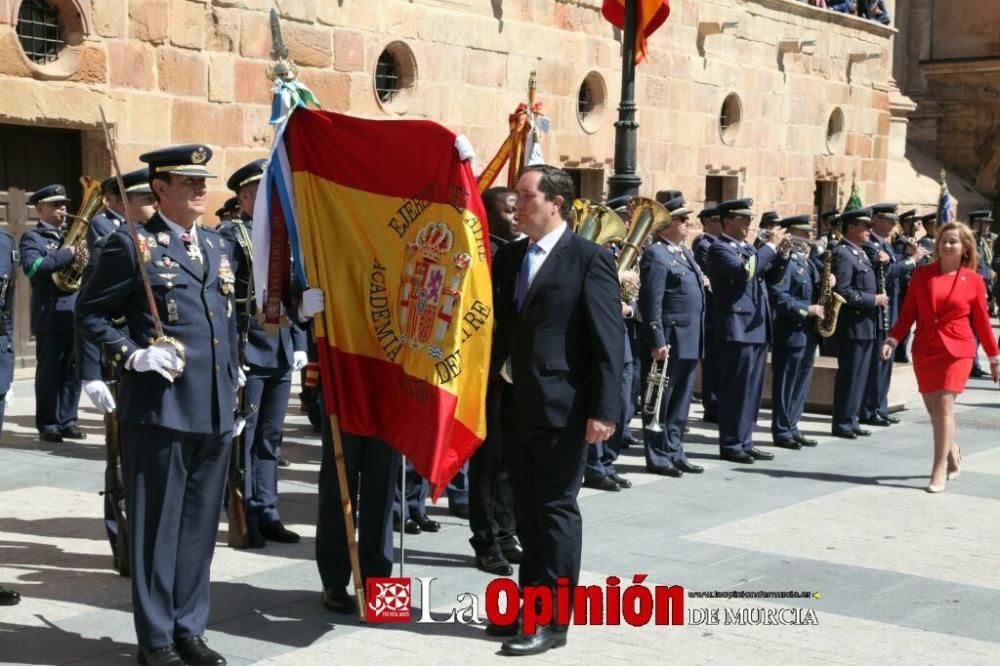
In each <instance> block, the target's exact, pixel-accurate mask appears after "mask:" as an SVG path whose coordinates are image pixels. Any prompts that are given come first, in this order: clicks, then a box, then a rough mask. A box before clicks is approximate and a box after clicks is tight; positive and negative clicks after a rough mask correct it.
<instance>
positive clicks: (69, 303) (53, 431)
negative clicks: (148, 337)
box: [20, 185, 87, 442]
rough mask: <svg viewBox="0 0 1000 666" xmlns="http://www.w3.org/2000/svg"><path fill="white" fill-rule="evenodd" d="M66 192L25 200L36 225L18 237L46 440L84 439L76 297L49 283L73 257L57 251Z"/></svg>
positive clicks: (38, 413) (39, 423)
mask: <svg viewBox="0 0 1000 666" xmlns="http://www.w3.org/2000/svg"><path fill="white" fill-rule="evenodd" d="M68 201H69V199H67V198H66V188H65V187H63V186H62V185H49V186H47V187H43V188H42V189H40V190H38V191H37V192H35V193H34V194H32V195H31V197H29V198H28V203H29V204H31V205H33V206H34V207H35V211H36V212H37V213H38V226H37V227H35V228H34V229H32V230H31V231H28V232H27V233H25V234H24V236H22V237H21V243H20V254H21V269H22V270H23V271H24V273H25V275H27V276H28V279H29V280H31V332H32V334H33V335H34V336H35V354H36V356H37V358H38V365H37V367H36V368H35V427H36V428H37V429H38V432H39V437H40V439H42V440H43V441H46V442H61V441H62V440H63V438H67V439H86V437H87V436H86V434H84V433H83V432H82V431H81V430H80V429H79V428H78V427H77V425H76V421H77V408H78V406H79V403H80V382H79V380H78V379H77V376H76V369H75V367H74V358H73V357H74V354H73V307H74V305H75V304H76V293H75V292H73V293H67V292H65V291H62V290H61V289H59V288H58V287H56V285H55V283H54V282H52V274H53V273H57V272H59V271H60V270H62V269H63V268H65V267H66V266H68V265H69V264H72V263H73V261H74V260H75V257H76V248H75V247H73V246H70V247H62V244H63V238H64V237H65V236H64V233H63V230H62V225H63V222H64V221H65V219H66V203H67V202H68Z"/></svg>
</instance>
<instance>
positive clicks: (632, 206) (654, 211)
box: [618, 197, 670, 271]
mask: <svg viewBox="0 0 1000 666" xmlns="http://www.w3.org/2000/svg"><path fill="white" fill-rule="evenodd" d="M628 209H629V213H630V214H631V218H632V227H631V228H630V229H629V233H628V237H626V238H625V239H624V244H623V246H622V251H621V252H620V253H618V270H619V271H627V270H632V269H633V268H635V262H636V261H637V260H638V259H639V250H640V249H641V248H642V245H643V243H645V242H646V239H647V238H649V234H651V233H652V232H653V230H654V229H657V228H659V227H661V226H664V225H666V224H669V223H670V211H668V210H667V209H666V208H664V206H663V204H661V203H660V202H658V201H655V200H653V199H646V198H645V197H635V198H634V199H630V200H629V202H628Z"/></svg>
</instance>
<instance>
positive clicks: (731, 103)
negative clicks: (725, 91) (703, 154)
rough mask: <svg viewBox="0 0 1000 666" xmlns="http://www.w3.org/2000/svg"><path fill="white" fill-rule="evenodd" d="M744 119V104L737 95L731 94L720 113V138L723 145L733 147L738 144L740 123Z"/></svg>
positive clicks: (723, 103)
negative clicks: (737, 136)
mask: <svg viewBox="0 0 1000 666" xmlns="http://www.w3.org/2000/svg"><path fill="white" fill-rule="evenodd" d="M742 119H743V103H742V102H740V96H739V95H737V94H736V93H729V95H727V96H726V99H725V101H723V102H722V110H721V111H720V112H719V136H720V138H721V139H722V143H724V144H726V145H727V146H731V145H733V144H734V143H736V135H737V134H738V133H739V131H740V121H741V120H742Z"/></svg>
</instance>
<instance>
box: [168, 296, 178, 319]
mask: <svg viewBox="0 0 1000 666" xmlns="http://www.w3.org/2000/svg"><path fill="white" fill-rule="evenodd" d="M167 321H169V322H170V323H171V324H176V323H177V322H178V321H180V316H179V315H178V314H177V301H176V300H174V299H173V298H171V299H170V300H168V301H167Z"/></svg>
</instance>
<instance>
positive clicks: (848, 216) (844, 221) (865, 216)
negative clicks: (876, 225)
mask: <svg viewBox="0 0 1000 666" xmlns="http://www.w3.org/2000/svg"><path fill="white" fill-rule="evenodd" d="M849 224H864V225H866V226H869V227H870V226H871V225H872V209H871V208H857V209H855V210H848V211H844V212H843V213H841V214H840V228H841V229H843V228H845V227H846V226H847V225H849Z"/></svg>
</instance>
